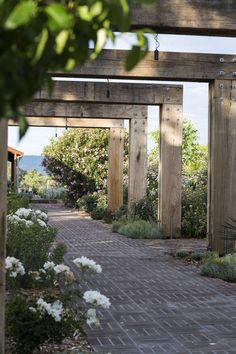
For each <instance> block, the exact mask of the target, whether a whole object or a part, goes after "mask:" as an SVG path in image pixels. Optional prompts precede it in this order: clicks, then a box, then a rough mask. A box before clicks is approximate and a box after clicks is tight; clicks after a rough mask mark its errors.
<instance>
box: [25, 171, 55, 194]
mask: <svg viewBox="0 0 236 354" xmlns="http://www.w3.org/2000/svg"><path fill="white" fill-rule="evenodd" d="M47 180H48V177H47V176H43V175H41V174H40V173H38V171H36V170H32V171H28V172H26V173H25V174H24V176H23V177H22V179H21V181H20V189H21V190H27V191H29V192H32V193H33V194H37V195H41V194H42V193H43V191H44V190H45V187H46V185H47Z"/></svg>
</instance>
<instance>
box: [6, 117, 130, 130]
mask: <svg viewBox="0 0 236 354" xmlns="http://www.w3.org/2000/svg"><path fill="white" fill-rule="evenodd" d="M27 121H28V124H29V126H30V127H58V128H65V127H66V126H67V127H68V128H123V127H124V120H122V119H101V118H91V119H89V118H67V119H66V118H57V117H42V118H41V117H28V118H27ZM8 125H9V126H18V123H17V122H15V121H13V120H9V121H8Z"/></svg>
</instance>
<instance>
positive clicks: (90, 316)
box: [86, 309, 100, 326]
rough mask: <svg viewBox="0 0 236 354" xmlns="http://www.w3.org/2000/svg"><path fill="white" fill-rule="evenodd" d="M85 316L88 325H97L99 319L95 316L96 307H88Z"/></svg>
mask: <svg viewBox="0 0 236 354" xmlns="http://www.w3.org/2000/svg"><path fill="white" fill-rule="evenodd" d="M86 318H87V320H86V323H87V324H88V325H90V326H91V325H95V326H99V324H100V322H99V319H98V318H97V312H96V309H89V310H88V311H87V314H86Z"/></svg>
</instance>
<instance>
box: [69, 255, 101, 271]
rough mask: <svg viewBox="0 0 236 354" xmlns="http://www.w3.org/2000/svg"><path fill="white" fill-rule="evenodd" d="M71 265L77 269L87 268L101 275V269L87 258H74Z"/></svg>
mask: <svg viewBox="0 0 236 354" xmlns="http://www.w3.org/2000/svg"><path fill="white" fill-rule="evenodd" d="M73 263H74V264H75V265H76V266H77V267H81V268H88V269H90V270H92V271H94V272H96V273H101V272H102V267H101V266H100V265H99V264H97V263H96V262H95V261H94V260H92V259H89V258H87V257H84V256H82V257H80V258H76V259H74V260H73Z"/></svg>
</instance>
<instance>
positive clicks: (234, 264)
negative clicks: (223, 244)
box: [200, 253, 236, 283]
mask: <svg viewBox="0 0 236 354" xmlns="http://www.w3.org/2000/svg"><path fill="white" fill-rule="evenodd" d="M200 270H201V274H202V275H205V276H208V277H212V278H219V279H222V280H226V281H229V282H233V283H235V282H236V253H233V254H229V255H227V256H225V257H219V256H218V255H217V254H216V253H212V254H211V255H210V256H208V257H207V258H206V259H205V260H204V261H203V264H202V266H201V268H200Z"/></svg>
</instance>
